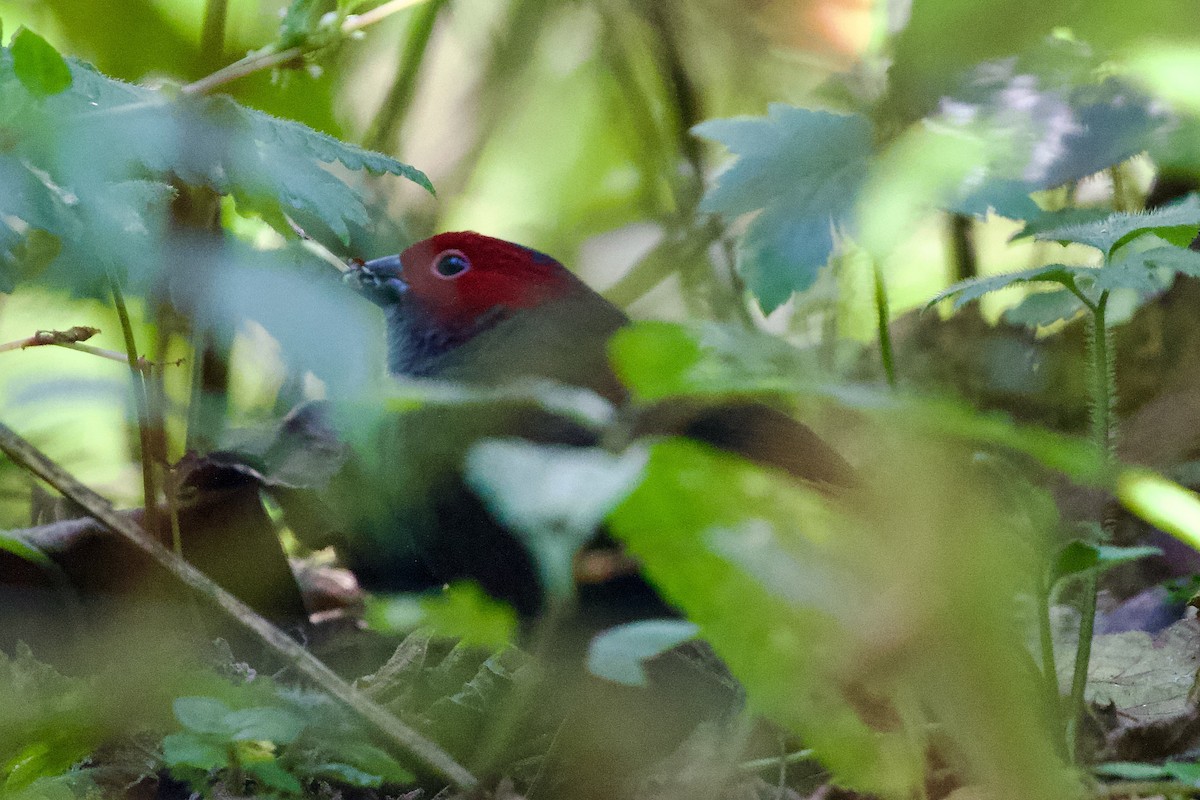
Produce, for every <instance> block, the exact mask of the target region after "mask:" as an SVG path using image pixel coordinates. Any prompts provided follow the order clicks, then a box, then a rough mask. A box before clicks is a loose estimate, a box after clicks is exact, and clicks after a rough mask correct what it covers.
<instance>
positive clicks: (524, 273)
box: [400, 231, 573, 327]
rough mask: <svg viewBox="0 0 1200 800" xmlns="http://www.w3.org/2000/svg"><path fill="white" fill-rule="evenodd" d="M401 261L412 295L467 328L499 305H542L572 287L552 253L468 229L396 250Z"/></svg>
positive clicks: (435, 312)
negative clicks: (548, 253) (400, 251)
mask: <svg viewBox="0 0 1200 800" xmlns="http://www.w3.org/2000/svg"><path fill="white" fill-rule="evenodd" d="M400 264H401V274H400V278H401V280H403V281H404V282H405V283H406V284H408V291H409V292H410V293H411V295H412V296H413V297H414V298H416V299H418V300H419V301H420V303H421V305H422V306H423V307H424V309H425V311H426V312H427V313H429V314H431V315H432V316H433V317H434V318H435V319H437V320H438V321H439V322H440V323H442V324H443V325H446V326H448V327H460V326H470V325H471V324H473V323H474V322H475V321H476V320H478V319H479V318H480V317H481V316H482V315H483V314H486V313H488V312H490V311H491V310H492V309H494V308H497V307H503V308H507V309H519V308H530V307H533V306H537V305H540V304H542V303H544V302H547V301H548V300H553V299H555V298H558V297H561V296H563V295H564V294H566V293H567V292H569V291H570V289H571V286H572V285H573V278H572V276H571V274H570V273H569V272H568V271H567V269H566V268H565V267H563V265H562V264H560V263H558V262H557V261H555V260H554V259H553V258H551V257H550V256H548V255H545V254H544V253H539V252H538V251H536V250H531V249H529V248H528V247H523V246H521V245H519V244H513V243H512V242H506V241H504V240H503V239H494V238H492V237H490V236H484V235H482V234H479V233H474V232H472V231H460V232H453V233H439V234H437V235H436V236H431V237H430V238H428V239H425V240H423V241H420V242H417V243H416V244H414V245H412V246H411V247H409V248H408V249H407V250H405V251H404V252H403V253H401V254H400Z"/></svg>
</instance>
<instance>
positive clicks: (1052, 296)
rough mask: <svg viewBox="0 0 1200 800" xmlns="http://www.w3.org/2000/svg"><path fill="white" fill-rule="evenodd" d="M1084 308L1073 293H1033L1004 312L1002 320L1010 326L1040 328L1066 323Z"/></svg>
mask: <svg viewBox="0 0 1200 800" xmlns="http://www.w3.org/2000/svg"><path fill="white" fill-rule="evenodd" d="M1084 309H1085V306H1084V305H1083V301H1082V300H1080V299H1079V298H1078V297H1077V296H1076V295H1075V294H1074V293H1073V292H1071V291H1069V290H1067V289H1055V290H1054V291H1050V292H1034V293H1032V294H1030V295H1027V296H1026V297H1025V299H1024V300H1022V301H1021V302H1020V303H1018V304H1017V305H1015V306H1013V307H1012V308H1010V309H1008V310H1006V311H1005V312H1004V320H1005V322H1008V323H1009V324H1012V325H1024V326H1026V327H1028V328H1040V327H1044V326H1047V325H1053V324H1054V323H1056V322H1068V321H1070V320H1073V319H1075V317H1077V316H1079V314H1080V313H1081V312H1083V311H1084Z"/></svg>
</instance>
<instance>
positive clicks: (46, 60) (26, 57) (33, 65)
mask: <svg viewBox="0 0 1200 800" xmlns="http://www.w3.org/2000/svg"><path fill="white" fill-rule="evenodd" d="M9 47H10V49H11V52H12V60H13V71H14V72H15V73H16V75H17V79H18V80H20V81H21V84H22V85H23V86H24V87H25V88H26V89H28V90H29V93H30V94H33V95H36V96H37V97H47V96H49V95H53V94H58V93H59V92H63V91H66V90H67V89H68V88H70V86H71V69H70V67H68V66H67V62H66V61H65V60H64V59H63V57H62V56H61V55H59V53H58V51H57V50H55V49H54V47H53V46H52V45H51V44H50V43H49V42H47V41H46V40H45V39H43V38H42V37H41V36H38V35H37V34H36V33H34V32H33V31H31V30H29V29H28V28H17V32H16V33H14V34H13V38H12V42H11V43H10V44H9Z"/></svg>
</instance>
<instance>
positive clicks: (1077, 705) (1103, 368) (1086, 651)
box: [1067, 292, 1116, 759]
mask: <svg viewBox="0 0 1200 800" xmlns="http://www.w3.org/2000/svg"><path fill="white" fill-rule="evenodd" d="M1107 307H1108V292H1104V293H1103V294H1101V295H1100V299H1099V300H1098V301H1097V302H1096V303H1095V304H1094V305H1091V306H1090V310H1091V312H1092V314H1091V317H1090V318H1089V324H1088V360H1089V362H1090V367H1091V370H1092V381H1091V384H1092V385H1091V436H1092V442H1093V443H1094V444H1095V446H1096V449H1097V450H1098V451H1099V453H1100V457H1101V458H1102V459H1103V460H1104V462H1105V463H1106V464H1107V463H1111V462H1112V460H1113V455H1114V453H1113V443H1114V441H1115V440H1116V430H1115V427H1116V424H1115V418H1114V415H1113V394H1114V389H1113V383H1114V373H1113V353H1112V348H1111V347H1110V341H1109V332H1108V321H1107V319H1106V318H1105V310H1106V309H1107ZM1102 527H1103V529H1104V533H1105V535H1106V536H1107V534H1108V533H1109V532H1110V531H1109V528H1110V527H1111V522H1110V521H1109V520H1107V519H1105V520H1102ZM1096 576H1097V573H1096V571H1095V570H1089V571H1088V572H1087V573H1086V575H1085V576H1084V578H1083V581H1084V583H1083V601H1082V607H1081V608H1080V616H1079V643H1078V645H1077V646H1076V648H1075V669H1074V671H1073V673H1072V676H1071V702H1070V706H1069V711H1070V716H1069V717H1068V718H1067V744H1068V746H1069V748H1070V753H1071V755H1072V756H1073V757H1074V758H1076V759H1078V758H1079V757H1080V752H1079V726H1080V723H1081V721H1082V718H1083V712H1084V708H1085V698H1084V692H1085V690H1086V689H1087V677H1088V663H1089V662H1090V661H1091V657H1092V635H1093V634H1094V633H1095V630H1096V591H1097V588H1098V585H1097V577H1096Z"/></svg>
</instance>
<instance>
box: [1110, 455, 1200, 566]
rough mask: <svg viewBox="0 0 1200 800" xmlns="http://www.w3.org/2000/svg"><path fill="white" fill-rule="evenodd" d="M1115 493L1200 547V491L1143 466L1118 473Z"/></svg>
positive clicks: (1135, 509)
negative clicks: (1186, 487)
mask: <svg viewBox="0 0 1200 800" xmlns="http://www.w3.org/2000/svg"><path fill="white" fill-rule="evenodd" d="M1116 494H1117V499H1118V500H1120V501H1121V504H1122V505H1124V506H1125V507H1126V508H1127V509H1129V510H1130V511H1132V512H1133V513H1134V514H1136V515H1138V516H1139V517H1141V518H1142V519H1143V520H1145V521H1146V522H1149V523H1150V524H1151V525H1153V526H1154V527H1156V528H1158V529H1159V530H1162V531H1166V532H1167V533H1169V534H1171V535H1172V536H1174V537H1175V538H1176V539H1179V540H1180V541H1181V542H1183V543H1184V544H1186V545H1188V546H1189V547H1191V548H1193V549H1195V550H1200V495H1197V494H1196V493H1195V492H1193V491H1191V490H1189V489H1185V488H1184V487H1182V486H1180V485H1179V484H1178V483H1175V482H1174V481H1171V480H1168V479H1167V478H1164V477H1163V476H1162V475H1159V474H1158V473H1157V472H1153V471H1152V470H1148V469H1144V468H1141V467H1130V468H1128V469H1125V470H1123V471H1122V472H1121V474H1120V475H1118V476H1117V489H1116Z"/></svg>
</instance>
